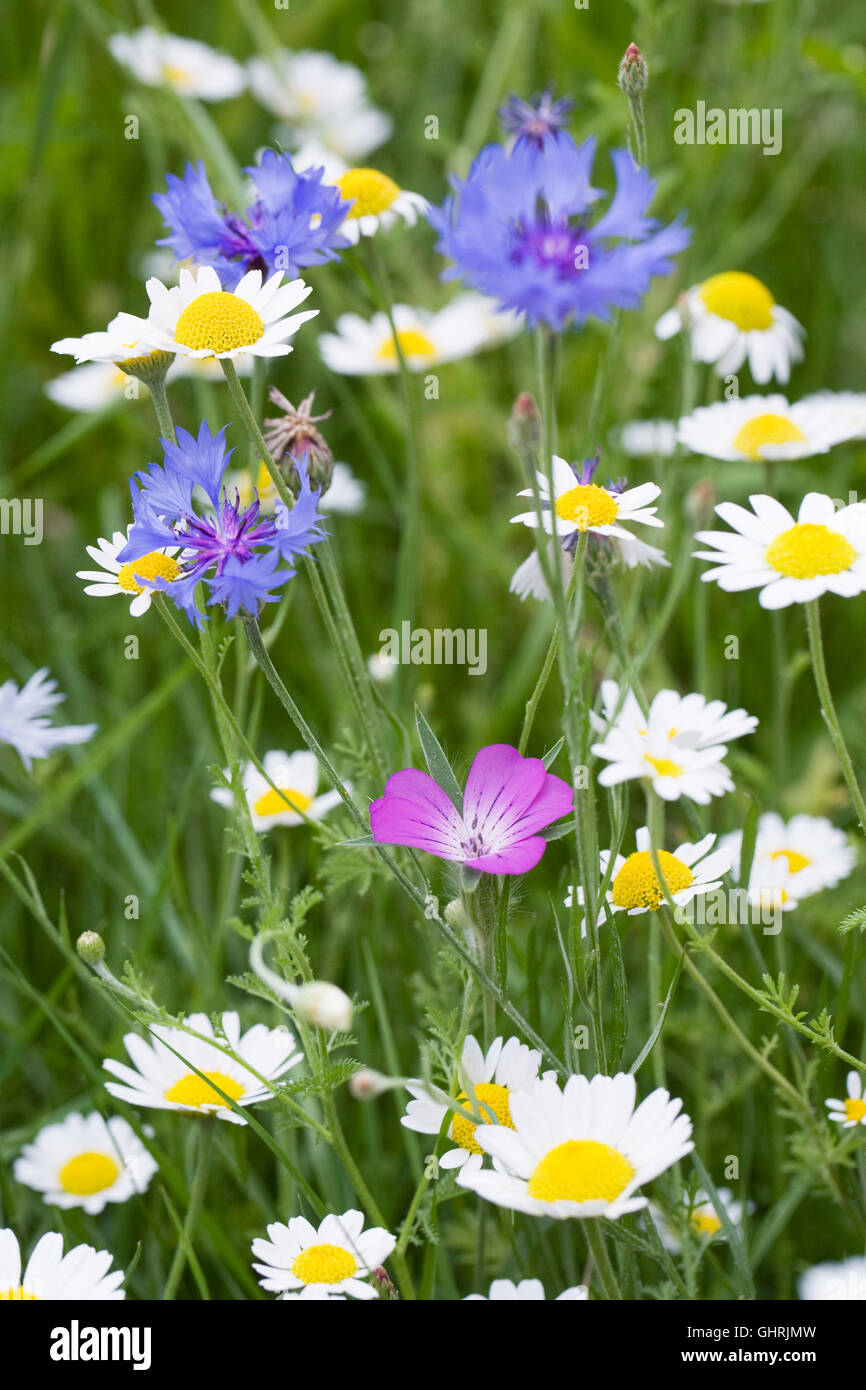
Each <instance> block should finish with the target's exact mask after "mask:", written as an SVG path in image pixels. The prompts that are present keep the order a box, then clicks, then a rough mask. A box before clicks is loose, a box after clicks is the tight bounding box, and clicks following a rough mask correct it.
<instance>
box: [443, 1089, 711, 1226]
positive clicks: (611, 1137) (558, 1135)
mask: <svg viewBox="0 0 866 1390" xmlns="http://www.w3.org/2000/svg"><path fill="white" fill-rule="evenodd" d="M636 1090H637V1088H636V1085H635V1079H634V1077H633V1076H631V1075H630V1074H628V1073H626V1072H619V1073H618V1074H617V1075H616V1076H594V1077H593V1078H592V1080H590V1079H589V1078H588V1077H586V1076H570V1077H569V1078H568V1080H567V1081H566V1083H565V1086H564V1087H563V1089H562V1090H560V1087H559V1084H558V1082H557V1081H556V1080H555V1079H554V1078H553V1077H552V1076H548V1077H544V1078H542V1080H540V1081H538V1082H536V1084H535V1086H534V1088H533V1089H532V1091H529V1092H527V1091H524V1092H521V1093H520V1094H518V1095H515V1096H514V1097H513V1098H512V1102H511V1113H512V1120H513V1128H511V1129H509V1128H506V1127H505V1126H504V1125H481V1126H479V1128H478V1130H477V1131H476V1134H477V1138H478V1142H479V1144H480V1145H481V1147H482V1148H483V1149H484V1150H485V1151H486V1152H487V1153H489V1154H490V1155H491V1156H492V1157H493V1158H494V1159H496V1160H497V1161H498V1163H499V1165H501V1169H502V1170H504V1171H497V1169H495V1168H494V1169H490V1168H488V1169H482V1168H477V1169H474V1170H473V1171H471V1172H464V1173H462V1174H461V1175H460V1178H459V1182H460V1185H461V1186H462V1187H468V1188H471V1189H472V1191H473V1192H477V1193H478V1195H479V1196H480V1197H483V1198H484V1199H485V1201H488V1202H495V1203H496V1205H497V1206H501V1207H508V1208H510V1209H511V1210H513V1211H523V1212H528V1213H529V1214H530V1215H532V1216H552V1217H555V1218H556V1219H558V1220H564V1219H566V1218H568V1217H591V1216H606V1217H608V1218H610V1219H611V1220H614V1219H616V1217H618V1216H623V1215H625V1213H626V1212H630V1211H638V1210H640V1208H641V1207H645V1206H646V1205H647V1199H646V1197H636V1196H634V1193H635V1191H636V1189H637V1188H639V1187H642V1186H643V1184H644V1183H647V1182H649V1181H650V1180H651V1179H652V1178H655V1177H658V1175H659V1173H662V1172H664V1170H665V1169H666V1168H669V1167H670V1166H671V1164H672V1163H676V1162H677V1161H678V1160H679V1159H681V1158H684V1157H685V1155H686V1154H687V1153H690V1152H691V1150H692V1149H693V1148H694V1145H693V1143H692V1142H691V1133H692V1122H691V1120H690V1119H689V1117H688V1115H681V1114H680V1110H681V1109H682V1101H681V1100H672V1099H671V1097H670V1096H669V1095H668V1093H667V1091H664V1090H656V1091H653V1092H652V1094H651V1095H649V1096H647V1098H646V1100H644V1101H643V1102H642V1103H641V1104H640V1105H639V1106H638V1107H637V1109H635V1098H636Z"/></svg>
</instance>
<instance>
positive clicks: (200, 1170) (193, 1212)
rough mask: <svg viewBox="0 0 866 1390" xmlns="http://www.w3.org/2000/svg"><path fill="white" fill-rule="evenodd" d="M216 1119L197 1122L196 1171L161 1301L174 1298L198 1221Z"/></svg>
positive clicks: (205, 1185)
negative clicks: (181, 1231) (181, 1232)
mask: <svg viewBox="0 0 866 1390" xmlns="http://www.w3.org/2000/svg"><path fill="white" fill-rule="evenodd" d="M217 1123H218V1121H217V1120H216V1118H215V1117H214V1116H203V1117H202V1119H201V1121H200V1122H199V1136H198V1156H197V1162H196V1169H195V1175H194V1177H193V1180H192V1187H191V1188H190V1191H189V1205H188V1206H187V1209H186V1218H185V1220H184V1223H183V1235H182V1236H181V1239H180V1240H179V1241H178V1245H177V1249H176V1250H175V1252H174V1259H173V1260H172V1262H171V1268H170V1269H169V1271H168V1278H167V1279H166V1281H165V1288H164V1289H163V1291H162V1298H163V1302H164V1303H168V1302H171V1300H172V1299H173V1298H174V1296H175V1294H176V1293H177V1288H178V1285H179V1283H180V1280H181V1276H182V1274H183V1271H184V1269H185V1267H186V1262H187V1256H188V1250H189V1247H190V1244H191V1241H192V1236H193V1232H194V1231H195V1228H196V1225H197V1223H198V1217H199V1212H200V1211H201V1209H202V1204H203V1203H204V1195H205V1192H206V1190H207V1180H208V1174H209V1171H210V1152H211V1146H212V1144H213V1136H214V1130H215V1129H216V1126H217Z"/></svg>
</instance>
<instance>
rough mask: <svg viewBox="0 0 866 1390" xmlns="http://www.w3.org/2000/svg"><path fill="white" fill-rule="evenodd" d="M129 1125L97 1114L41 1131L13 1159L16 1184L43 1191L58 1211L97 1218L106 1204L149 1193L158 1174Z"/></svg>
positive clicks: (70, 1118) (68, 1118)
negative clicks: (80, 1211) (79, 1210)
mask: <svg viewBox="0 0 866 1390" xmlns="http://www.w3.org/2000/svg"><path fill="white" fill-rule="evenodd" d="M157 1166H158V1165H157V1164H156V1162H155V1161H154V1160H153V1159H152V1158H151V1156H150V1154H149V1153H148V1151H147V1149H146V1148H145V1147H144V1145H143V1144H142V1142H141V1140H140V1139H139V1138H138V1135H137V1134H136V1133H135V1131H134V1129H133V1128H132V1126H131V1125H129V1124H127V1122H126V1120H123V1119H121V1118H120V1116H119V1115H113V1116H112V1117H111V1119H109V1120H105V1119H104V1118H103V1117H102V1115H100V1114H99V1113H98V1112H94V1113H93V1114H92V1115H87V1116H86V1117H85V1116H84V1115H80V1114H78V1113H77V1112H76V1113H74V1114H72V1115H67V1116H66V1119H65V1120H61V1121H60V1122H59V1123H58V1124H53V1125H46V1126H45V1128H44V1129H40V1131H39V1133H38V1134H37V1135H36V1138H35V1139H34V1140H33V1142H32V1144H27V1145H25V1147H24V1148H23V1149H22V1151H21V1156H20V1157H19V1158H17V1159H16V1160H15V1164H14V1166H13V1170H12V1171H13V1173H14V1175H15V1180H16V1182H20V1183H23V1184H24V1185H25V1187H32V1188H33V1189H34V1191H36V1192H41V1193H42V1194H43V1197H44V1200H45V1201H46V1202H48V1203H50V1204H51V1205H52V1206H55V1207H83V1208H84V1210H85V1211H86V1212H87V1214H88V1215H89V1216H97V1215H98V1214H99V1212H101V1211H102V1209H103V1207H104V1206H105V1205H106V1203H107V1202H126V1201H128V1200H129V1198H130V1197H134V1196H135V1194H136V1193H140V1192H146V1191H147V1186H148V1183H149V1182H150V1180H151V1178H152V1177H153V1175H154V1173H155V1172H156V1170H157Z"/></svg>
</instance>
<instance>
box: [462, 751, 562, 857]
mask: <svg viewBox="0 0 866 1390" xmlns="http://www.w3.org/2000/svg"><path fill="white" fill-rule="evenodd" d="M545 775H546V774H545V771H544V764H543V762H542V761H541V759H540V758H524V757H522V756H521V754H520V753H518V751H517V749H516V748H512V747H511V745H510V744H508V743H491V744H489V745H488V746H487V747H486V748H482V749H481V750H480V751H479V752H478V753H477V754H476V755H475V760H474V761H473V763H472V766H471V768H470V769H469V776H468V777H467V779H466V794H465V796H464V798H463V820H464V823H465V825H466V828H467V830H468V831H470V833H477V834H479V835H481V836H483V838H484V839H485V841H487V840H489V839H490V838H493V839H497V840H498V838H499V835H500V833H501V831H502V829H503V828H504V826H507V825H510V824H511V822H512V821H514V820H515V819H517V818H518V817H519V816H521V815H522V814H523V812H524V811H525V810H527V809H528V807H529V806H531V805H532V802H533V801H534V800H535V798H536V796H537V795H538V793H539V792H540V790H541V788H542V786H543V784H544V778H545Z"/></svg>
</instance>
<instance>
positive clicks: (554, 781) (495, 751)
mask: <svg viewBox="0 0 866 1390" xmlns="http://www.w3.org/2000/svg"><path fill="white" fill-rule="evenodd" d="M573 807H574V793H573V792H572V790H571V788H570V787H569V785H568V783H567V782H564V781H563V780H562V778H561V777H554V776H553V774H552V773H550V772H547V771H546V769H545V766H544V763H543V762H542V761H541V759H540V758H524V757H523V756H522V755H521V754H520V753H518V751H517V749H516V748H512V747H511V746H510V744H507V743H491V744H489V745H488V746H487V747H486V748H482V749H480V750H479V752H478V753H476V755H475V760H474V761H473V763H472V766H471V768H470V769H469V776H468V777H467V779H466V791H465V793H464V797H463V810H462V814H461V812H460V810H458V808H457V806H455V804H454V802H453V801H452V800H451V798H450V797H449V796H448V795H447V794H446V792H444V791H443V789H442V788H441V787H440V786H439V784H438V782H434V780H433V778H432V777H430V776H428V774H427V773H426V772H419V771H418V770H417V769H415V768H407V769H406V770H405V771H403V772H395V773H394V775H393V776H392V777H389V778H388V781H387V782H386V784H385V795H384V796H382V797H380V798H379V799H378V801H374V802H373V803H372V804H371V806H370V825H371V828H372V831H373V839H374V840H377V841H378V842H379V844H384V845H412V846H413V847H414V848H415V849H423V850H426V851H427V852H428V854H435V855H437V857H438V858H439V859H452V860H456V861H457V862H458V863H462V864H465V865H466V866H467V867H468V868H470V869H478V870H481V871H483V872H484V873H488V874H522V873H526V872H527V870H529V869H532V868H534V867H535V865H536V864H537V863H538V861H539V859H540V858H541V856H542V854H543V853H544V847H545V844H546V843H547V842H546V840H545V839H544V837H543V836H542V835H540V834H539V831H541V830H543V829H544V827H545V826H546V825H550V824H551V822H552V821H555V820H559V818H560V816H565V815H567V814H568V812H569V811H571V810H572V809H573Z"/></svg>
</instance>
